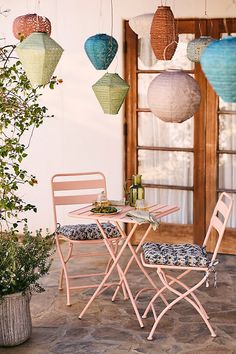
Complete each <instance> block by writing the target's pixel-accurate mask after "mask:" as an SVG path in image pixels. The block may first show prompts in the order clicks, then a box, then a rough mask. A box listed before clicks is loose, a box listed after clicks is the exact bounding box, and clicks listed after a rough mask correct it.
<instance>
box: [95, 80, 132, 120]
mask: <svg viewBox="0 0 236 354" xmlns="http://www.w3.org/2000/svg"><path fill="white" fill-rule="evenodd" d="M92 88H93V91H94V93H95V95H96V97H97V99H98V101H99V103H100V105H101V107H102V109H103V112H104V113H106V114H117V113H118V112H119V110H120V107H121V105H122V103H123V102H124V99H125V97H126V95H127V93H128V90H129V85H128V84H127V82H125V81H124V80H123V79H122V78H121V77H120V76H119V75H118V74H110V73H106V74H105V75H103V77H101V79H99V80H98V81H97V82H96V83H95V84H94V85H93V86H92Z"/></svg>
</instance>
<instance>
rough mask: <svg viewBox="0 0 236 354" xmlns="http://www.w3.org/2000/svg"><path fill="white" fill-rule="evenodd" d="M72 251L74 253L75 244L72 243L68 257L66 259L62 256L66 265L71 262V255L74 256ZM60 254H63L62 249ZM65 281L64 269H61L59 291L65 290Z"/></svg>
mask: <svg viewBox="0 0 236 354" xmlns="http://www.w3.org/2000/svg"><path fill="white" fill-rule="evenodd" d="M72 251H73V243H70V244H69V250H68V254H67V257H66V258H65V259H64V257H63V255H62V257H63V263H65V264H66V263H67V262H68V261H69V259H70V258H71V255H72ZM60 252H61V254H62V251H61V249H60ZM63 279H64V267H62V268H61V273H60V277H59V286H58V289H59V290H63Z"/></svg>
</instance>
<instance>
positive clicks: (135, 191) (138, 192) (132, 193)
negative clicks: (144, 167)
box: [129, 175, 144, 206]
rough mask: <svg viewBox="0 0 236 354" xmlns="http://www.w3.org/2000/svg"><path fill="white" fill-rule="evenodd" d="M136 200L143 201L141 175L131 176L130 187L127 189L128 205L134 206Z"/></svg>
mask: <svg viewBox="0 0 236 354" xmlns="http://www.w3.org/2000/svg"><path fill="white" fill-rule="evenodd" d="M137 199H144V187H143V186H142V176H141V175H133V176H132V185H131V186H130V188H129V205H130V206H135V204H136V200H137Z"/></svg>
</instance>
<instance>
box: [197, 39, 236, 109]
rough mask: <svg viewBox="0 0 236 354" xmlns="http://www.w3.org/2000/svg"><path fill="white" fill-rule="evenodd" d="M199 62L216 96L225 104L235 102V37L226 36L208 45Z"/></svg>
mask: <svg viewBox="0 0 236 354" xmlns="http://www.w3.org/2000/svg"><path fill="white" fill-rule="evenodd" d="M200 62H201V66H202V70H203V71H204V73H205V75H206V77H207V80H208V81H209V82H210V84H211V85H212V87H213V89H214V90H215V92H216V93H217V95H219V96H220V97H221V98H222V99H223V100H224V101H225V102H236V37H233V36H227V37H224V38H222V39H220V40H216V41H214V42H212V43H210V44H209V45H208V46H207V48H206V49H205V50H204V52H203V54H202V56H201V59H200Z"/></svg>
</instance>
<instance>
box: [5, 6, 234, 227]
mask: <svg viewBox="0 0 236 354" xmlns="http://www.w3.org/2000/svg"><path fill="white" fill-rule="evenodd" d="M160 3H161V1H156V0H113V4H114V30H113V35H114V37H115V38H116V39H117V40H118V42H119V50H118V55H117V58H118V59H117V60H114V63H112V64H111V66H110V68H109V72H113V71H115V70H116V67H117V72H118V73H119V74H120V75H121V76H122V73H123V59H122V55H123V48H122V46H123V43H122V32H123V19H129V18H130V17H133V16H136V15H139V14H142V13H150V12H154V11H155V9H156V7H157V5H160ZM163 3H165V1H163ZM207 4H208V17H224V16H225V17H231V16H234V17H235V16H236V6H232V0H227V1H226V0H224V1H222V0H208V1H207ZM167 5H171V7H172V9H173V12H174V15H175V17H204V0H200V1H195V0H178V1H177V0H176V1H167ZM0 6H1V9H2V10H3V9H6V8H9V9H11V12H10V14H9V15H8V16H7V17H3V16H1V17H0V37H5V38H6V43H7V44H9V43H16V39H15V38H14V37H13V35H12V22H13V20H14V18H15V17H17V16H19V15H22V14H26V13H34V12H38V14H40V15H45V16H47V17H48V18H49V19H50V20H51V23H52V38H53V39H55V40H56V41H57V42H58V43H59V44H60V45H61V46H62V47H63V48H64V50H65V51H64V54H63V56H62V59H61V61H60V63H59V65H58V67H57V69H56V71H55V74H57V75H58V77H59V78H62V79H63V84H62V85H59V86H57V87H56V88H55V90H54V91H51V90H49V89H44V90H43V96H42V98H41V101H42V103H43V104H44V105H46V106H47V107H48V108H49V111H48V112H49V114H54V118H47V119H45V123H44V125H43V126H42V127H40V128H39V129H38V130H36V131H35V133H34V137H33V139H32V143H31V147H30V151H29V152H30V154H29V157H28V159H27V161H26V164H25V165H26V166H25V167H26V168H27V169H28V170H29V171H31V172H32V173H33V174H35V175H36V176H37V179H38V185H37V186H35V187H34V188H30V189H25V190H24V191H22V194H24V196H25V199H26V200H27V201H28V202H31V203H33V204H35V205H37V207H38V213H37V214H31V215H29V216H28V218H29V225H30V228H31V229H32V230H33V229H35V228H40V227H41V228H43V229H45V228H49V229H50V230H52V229H53V223H52V220H53V219H52V208H51V193H50V178H51V176H52V175H53V174H55V173H58V172H76V171H89V170H100V171H103V172H104V173H105V175H106V177H107V182H108V191H109V197H110V198H112V199H115V198H120V197H121V196H122V186H123V157H124V151H123V125H122V117H123V110H121V111H120V113H119V114H118V115H116V116H109V115H104V114H103V112H102V110H101V108H100V106H99V104H98V102H97V100H96V98H95V95H94V93H93V91H92V89H91V86H92V85H93V84H94V83H95V82H96V81H97V80H98V79H99V78H100V77H101V76H102V75H103V74H104V71H96V70H95V69H94V68H93V66H92V65H91V63H90V62H89V60H88V58H87V56H86V55H85V53H84V49H83V45H84V42H85V40H86V38H88V37H89V36H91V35H94V34H96V33H99V32H103V33H104V32H106V33H108V34H110V0H103V1H102V11H100V0H68V1H65V0H41V1H40V5H39V8H38V1H36V0H21V1H19V0H8V1H6V0H5V1H3V0H2V1H1V3H0ZM1 44H2V43H1Z"/></svg>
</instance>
